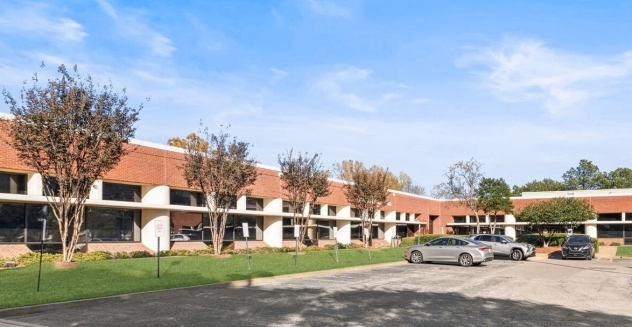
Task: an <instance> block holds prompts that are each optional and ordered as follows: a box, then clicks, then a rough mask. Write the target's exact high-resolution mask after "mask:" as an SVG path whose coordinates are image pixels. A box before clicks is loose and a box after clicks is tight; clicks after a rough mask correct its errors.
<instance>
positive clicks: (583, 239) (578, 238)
mask: <svg viewBox="0 0 632 327" xmlns="http://www.w3.org/2000/svg"><path fill="white" fill-rule="evenodd" d="M567 242H568V243H590V237H589V236H570V237H569V238H568V241H567Z"/></svg>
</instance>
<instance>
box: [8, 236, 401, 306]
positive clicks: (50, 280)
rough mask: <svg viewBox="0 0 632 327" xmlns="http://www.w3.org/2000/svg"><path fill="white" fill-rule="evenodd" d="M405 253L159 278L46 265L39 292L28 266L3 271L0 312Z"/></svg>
mask: <svg viewBox="0 0 632 327" xmlns="http://www.w3.org/2000/svg"><path fill="white" fill-rule="evenodd" d="M403 252H404V248H385V249H380V250H371V258H372V259H371V260H369V254H368V251H367V250H366V249H345V250H339V251H338V258H339V262H338V263H337V262H336V260H335V251H314V252H307V253H300V254H299V255H298V264H297V265H296V266H295V265H294V257H295V256H294V253H266V254H252V260H251V270H250V271H248V263H247V258H246V256H245V255H233V256H231V257H228V258H215V257H212V256H191V257H189V256H187V257H161V258H160V271H161V273H160V278H157V259H156V258H142V259H116V260H103V261H89V262H78V263H77V265H76V266H75V267H74V268H70V269H59V268H56V267H55V266H54V265H53V264H52V263H44V264H43V265H42V277H41V283H40V291H39V293H38V292H36V290H37V275H38V268H39V265H38V264H30V265H27V266H26V267H23V268H13V269H4V270H0V309H2V308H12V307H19V306H28V305H35V304H44V303H52V302H62V301H71V300H79V299H89V298H96V297H103V296H111V295H118V294H127V293H136V292H143V291H153V290H162V289H169V288H176V287H185V286H194V285H204V284H215V283H223V282H229V281H236V280H247V279H253V278H259V277H270V276H278V275H285V274H293V273H301V272H308V271H318V270H326V269H335V268H343V267H353V266H362V265H370V264H378V263H386V262H396V261H401V260H403V258H402V254H403Z"/></svg>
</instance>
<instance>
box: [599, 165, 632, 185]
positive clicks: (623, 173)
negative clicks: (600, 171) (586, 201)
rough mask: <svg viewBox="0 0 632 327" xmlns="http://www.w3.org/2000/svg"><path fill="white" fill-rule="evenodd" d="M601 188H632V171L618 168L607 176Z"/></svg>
mask: <svg viewBox="0 0 632 327" xmlns="http://www.w3.org/2000/svg"><path fill="white" fill-rule="evenodd" d="M601 188H604V189H610V188H632V169H630V168H617V169H615V170H613V171H611V172H609V173H607V174H605V176H604V178H603V181H602V185H601Z"/></svg>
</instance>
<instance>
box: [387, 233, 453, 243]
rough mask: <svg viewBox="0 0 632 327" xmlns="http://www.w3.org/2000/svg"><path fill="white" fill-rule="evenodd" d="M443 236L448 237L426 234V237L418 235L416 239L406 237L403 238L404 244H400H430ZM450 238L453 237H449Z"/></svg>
mask: <svg viewBox="0 0 632 327" xmlns="http://www.w3.org/2000/svg"><path fill="white" fill-rule="evenodd" d="M443 236H448V235H445V234H425V235H418V236H414V237H404V238H402V242H401V243H399V246H412V245H417V244H424V243H427V242H430V241H432V240H434V239H437V238H439V237H443ZM449 236H453V235H449Z"/></svg>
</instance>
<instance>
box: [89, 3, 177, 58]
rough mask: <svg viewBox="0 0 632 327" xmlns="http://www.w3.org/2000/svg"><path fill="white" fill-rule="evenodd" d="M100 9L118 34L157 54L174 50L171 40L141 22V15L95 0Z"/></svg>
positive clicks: (165, 55)
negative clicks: (110, 19)
mask: <svg viewBox="0 0 632 327" xmlns="http://www.w3.org/2000/svg"><path fill="white" fill-rule="evenodd" d="M97 3H98V4H99V6H100V7H101V9H102V10H103V11H104V12H105V13H106V14H107V15H108V16H110V17H111V18H112V19H113V20H114V23H115V25H116V27H117V29H118V30H119V34H121V35H122V36H124V37H130V38H133V39H134V40H136V41H138V42H140V43H143V44H145V45H146V46H148V47H149V48H150V49H151V51H152V52H153V53H155V54H157V55H159V56H163V57H169V56H171V53H172V52H173V51H175V50H176V47H174V46H173V43H172V42H171V40H170V39H169V38H168V37H166V36H164V35H162V34H161V33H158V32H156V31H154V30H153V29H151V28H150V27H149V26H147V24H145V23H143V22H141V17H139V16H138V15H136V14H133V13H131V12H127V11H124V12H122V13H120V12H118V11H117V10H116V9H115V8H114V7H113V6H112V5H111V4H110V3H109V2H107V1H106V0H97Z"/></svg>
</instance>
